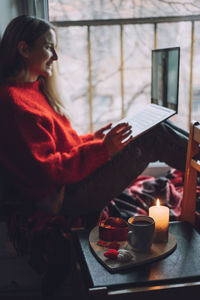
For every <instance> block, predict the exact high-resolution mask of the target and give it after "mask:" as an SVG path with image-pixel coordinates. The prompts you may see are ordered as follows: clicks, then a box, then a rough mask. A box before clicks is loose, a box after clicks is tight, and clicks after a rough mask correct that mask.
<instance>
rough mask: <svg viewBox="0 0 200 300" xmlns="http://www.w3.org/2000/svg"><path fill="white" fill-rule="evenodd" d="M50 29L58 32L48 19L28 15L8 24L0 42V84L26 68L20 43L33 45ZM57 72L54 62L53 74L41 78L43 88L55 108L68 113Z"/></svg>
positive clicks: (58, 111)
mask: <svg viewBox="0 0 200 300" xmlns="http://www.w3.org/2000/svg"><path fill="white" fill-rule="evenodd" d="M49 29H53V30H54V31H55V33H56V30H55V28H54V26H53V25H52V24H51V23H49V22H48V21H46V20H43V19H40V18H36V17H32V16H27V15H22V16H18V17H16V18H14V19H13V20H12V21H11V22H10V23H9V24H8V26H7V28H6V30H5V32H4V34H3V37H2V40H1V42H0V84H3V83H5V82H8V81H9V78H11V77H12V78H13V77H14V76H16V74H17V73H18V72H20V71H21V70H23V69H24V70H25V69H26V65H25V63H24V59H23V57H22V56H21V55H20V53H19V51H18V43H19V42H20V41H25V42H26V43H27V45H28V46H29V47H33V45H34V42H35V41H36V40H37V39H38V38H39V37H40V36H41V35H43V34H45V32H47V31H48V30H49ZM57 73H58V70H57V65H56V64H55V62H54V66H53V72H52V76H50V77H47V78H44V77H42V78H41V79H40V82H41V90H42V92H43V93H44V94H45V96H46V97H47V99H48V101H49V104H50V105H51V106H52V107H53V109H54V110H55V111H56V112H57V113H59V114H61V115H66V114H65V108H64V105H63V103H62V100H61V93H60V88H59V82H58V77H57V75H58V74H57Z"/></svg>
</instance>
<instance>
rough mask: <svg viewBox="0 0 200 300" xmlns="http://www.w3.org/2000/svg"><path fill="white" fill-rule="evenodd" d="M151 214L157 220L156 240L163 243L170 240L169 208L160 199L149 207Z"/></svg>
mask: <svg viewBox="0 0 200 300" xmlns="http://www.w3.org/2000/svg"><path fill="white" fill-rule="evenodd" d="M149 216H150V217H152V218H153V219H154V221H155V232H154V242H155V243H162V242H167V241H168V227H169V208H168V207H166V206H162V205H160V201H159V199H157V203H156V205H155V206H151V207H150V208H149Z"/></svg>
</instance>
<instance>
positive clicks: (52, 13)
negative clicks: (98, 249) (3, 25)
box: [49, 0, 200, 133]
mask: <svg viewBox="0 0 200 300" xmlns="http://www.w3.org/2000/svg"><path fill="white" fill-rule="evenodd" d="M199 8H200V3H199V2H198V1H195V0H193V1H190V2H188V1H184V0H183V1H182V0H181V1H180V0H177V1H176V2H173V1H170V0H169V1H164V0H160V1H159V0H145V1H142V0H115V1H113V0H105V1H104V0H96V1H93V0H73V1H72V0H60V1H55V0H49V17H50V21H52V22H54V24H55V25H57V26H58V36H59V42H60V59H59V61H60V73H61V75H62V78H63V83H64V90H65V91H66V93H67V95H68V98H69V103H68V106H69V107H70V108H72V109H71V110H70V113H71V119H72V122H73V125H74V127H75V128H76V129H77V130H78V131H79V132H80V133H85V132H88V131H90V130H95V129H97V128H99V127H101V126H103V125H106V124H107V123H109V122H110V121H116V120H118V119H120V118H121V117H122V116H124V115H128V114H131V112H132V111H135V110H138V109H140V108H141V106H143V105H145V103H148V102H149V101H150V82H151V50H152V48H154V47H157V48H165V47H174V46H180V47H181V58H180V81H179V112H178V115H176V116H174V117H173V118H172V120H173V121H174V122H175V123H176V124H177V125H179V126H181V127H182V128H184V129H188V124H189V122H190V120H191V119H199V115H200V98H199V96H200V82H199V81H200V61H199V59H200V27H199V25H200V16H199V15H198V11H199ZM192 99H193V103H192Z"/></svg>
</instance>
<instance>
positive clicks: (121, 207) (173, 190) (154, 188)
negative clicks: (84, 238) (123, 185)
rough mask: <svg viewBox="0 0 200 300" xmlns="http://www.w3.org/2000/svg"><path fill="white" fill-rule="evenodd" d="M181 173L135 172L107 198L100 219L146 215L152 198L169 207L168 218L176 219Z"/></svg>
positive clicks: (199, 197) (181, 192)
mask: <svg viewBox="0 0 200 300" xmlns="http://www.w3.org/2000/svg"><path fill="white" fill-rule="evenodd" d="M183 183H184V173H182V172H180V171H178V170H174V169H172V170H170V171H169V172H168V173H167V174H166V176H163V177H159V178H155V177H151V176H139V177H137V178H136V179H135V180H134V181H133V182H132V184H131V185H130V186H129V187H128V188H127V189H126V190H125V191H124V192H123V193H122V194H120V195H119V197H117V198H115V199H113V200H112V201H110V203H109V204H108V206H106V207H105V209H104V210H103V211H102V213H101V215H100V219H104V218H107V217H111V216H112V217H121V218H124V219H128V218H129V217H130V216H133V215H141V214H142V215H147V214H148V210H149V207H150V206H152V205H155V200H156V199H157V198H159V199H160V201H161V203H162V204H164V205H167V206H168V207H169V209H170V219H171V220H177V219H178V217H179V216H180V214H181V202H182V198H183ZM199 202H200V183H198V186H197V210H199V211H200V206H199Z"/></svg>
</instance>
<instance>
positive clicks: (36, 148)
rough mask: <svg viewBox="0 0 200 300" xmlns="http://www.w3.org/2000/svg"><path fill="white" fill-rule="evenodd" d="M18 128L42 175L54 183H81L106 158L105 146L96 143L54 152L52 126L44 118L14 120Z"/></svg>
mask: <svg viewBox="0 0 200 300" xmlns="http://www.w3.org/2000/svg"><path fill="white" fill-rule="evenodd" d="M17 127H18V129H19V132H20V133H21V134H22V135H23V140H24V142H25V145H26V147H27V148H28V151H29V152H30V153H31V155H32V158H33V160H35V162H36V164H37V165H38V166H39V168H40V169H41V171H42V173H44V174H45V175H46V176H48V177H49V180H50V181H52V182H55V183H57V184H61V185H62V184H70V183H75V182H77V181H80V180H82V179H84V178H85V177H87V176H88V175H89V174H90V173H91V172H92V171H94V170H95V169H96V168H98V167H99V166H100V165H102V164H103V163H105V162H106V161H107V160H108V159H109V155H108V152H107V150H106V149H105V146H104V145H103V143H102V141H99V140H98V141H88V142H85V143H82V144H79V145H77V146H73V147H72V148H71V149H68V150H67V151H66V152H62V153H61V152H59V151H57V147H56V141H55V138H54V137H53V135H52V133H53V130H54V128H53V124H52V122H51V120H50V119H49V118H45V117H44V116H43V117H41V118H38V116H34V115H28V114H27V115H24V116H23V117H22V116H20V117H18V118H17Z"/></svg>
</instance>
